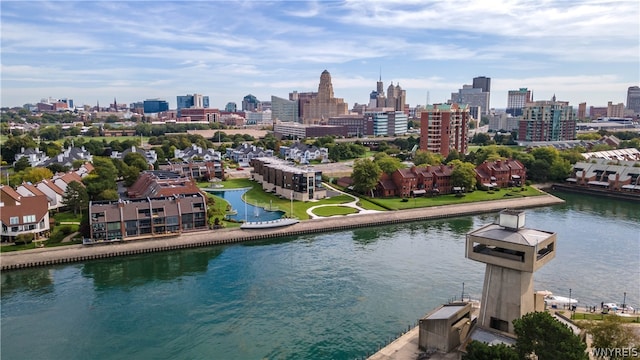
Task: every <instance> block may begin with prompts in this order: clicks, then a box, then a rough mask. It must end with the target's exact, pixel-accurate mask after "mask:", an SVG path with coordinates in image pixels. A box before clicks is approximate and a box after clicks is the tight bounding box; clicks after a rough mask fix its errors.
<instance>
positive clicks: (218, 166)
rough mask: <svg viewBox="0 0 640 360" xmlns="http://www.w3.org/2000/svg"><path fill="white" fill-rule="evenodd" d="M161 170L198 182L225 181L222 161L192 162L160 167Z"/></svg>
mask: <svg viewBox="0 0 640 360" xmlns="http://www.w3.org/2000/svg"><path fill="white" fill-rule="evenodd" d="M160 170H165V171H171V172H174V173H178V174H180V175H181V176H186V177H189V178H192V179H198V180H205V181H208V180H211V179H213V178H218V179H220V180H222V179H224V168H223V167H222V163H220V161H190V162H181V163H168V164H164V165H160Z"/></svg>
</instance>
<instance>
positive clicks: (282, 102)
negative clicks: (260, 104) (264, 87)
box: [271, 95, 298, 122]
mask: <svg viewBox="0 0 640 360" xmlns="http://www.w3.org/2000/svg"><path fill="white" fill-rule="evenodd" d="M271 119H272V120H273V121H274V122H276V121H282V122H298V101H296V100H289V99H284V98H281V97H277V96H273V95H271Z"/></svg>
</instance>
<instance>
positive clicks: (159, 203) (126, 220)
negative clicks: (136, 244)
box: [89, 170, 207, 241]
mask: <svg viewBox="0 0 640 360" xmlns="http://www.w3.org/2000/svg"><path fill="white" fill-rule="evenodd" d="M127 196H128V198H124V199H120V200H117V201H99V202H91V203H89V219H90V220H89V221H90V226H89V228H90V238H91V239H92V240H93V241H101V240H114V239H132V238H148V237H155V236H160V235H166V234H176V233H182V232H186V231H196V230H205V229H207V198H206V196H205V194H203V193H202V192H201V191H200V189H199V188H198V186H197V185H196V183H195V182H194V180H193V179H192V178H190V177H188V176H185V175H180V174H178V173H174V172H171V171H163V170H149V171H145V172H143V173H142V174H141V175H140V177H139V178H138V180H136V182H135V183H134V184H133V185H132V186H131V187H129V189H128V190H127Z"/></svg>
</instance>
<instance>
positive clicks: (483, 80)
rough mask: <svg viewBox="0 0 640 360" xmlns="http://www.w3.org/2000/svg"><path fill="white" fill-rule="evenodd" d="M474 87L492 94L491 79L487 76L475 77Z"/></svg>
mask: <svg viewBox="0 0 640 360" xmlns="http://www.w3.org/2000/svg"><path fill="white" fill-rule="evenodd" d="M473 87H474V88H475V89H482V91H483V92H487V93H488V92H491V78H488V77H486V76H478V77H474V78H473Z"/></svg>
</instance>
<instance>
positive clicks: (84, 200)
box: [62, 181, 89, 215]
mask: <svg viewBox="0 0 640 360" xmlns="http://www.w3.org/2000/svg"><path fill="white" fill-rule="evenodd" d="M62 203H63V204H64V206H66V207H68V208H69V209H71V210H73V213H74V215H75V214H77V213H78V211H80V212H82V209H87V208H88V207H89V194H88V193H87V189H86V188H85V187H84V185H82V184H80V183H79V182H77V181H72V182H71V183H69V185H67V190H66V191H65V193H64V195H62Z"/></svg>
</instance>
